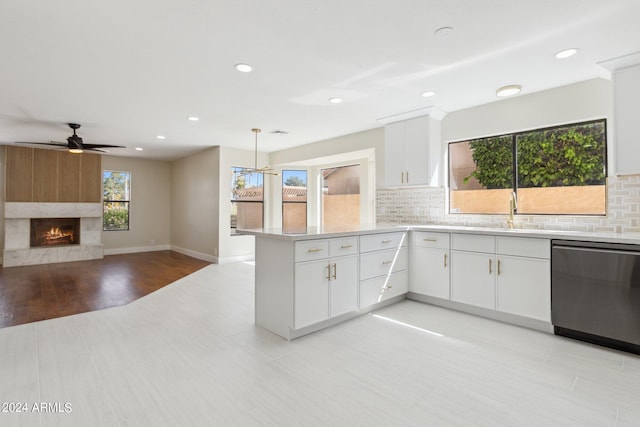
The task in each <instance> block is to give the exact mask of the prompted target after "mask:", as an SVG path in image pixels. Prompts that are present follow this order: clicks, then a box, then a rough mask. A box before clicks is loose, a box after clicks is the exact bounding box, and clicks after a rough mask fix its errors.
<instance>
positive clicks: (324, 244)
mask: <svg viewBox="0 0 640 427" xmlns="http://www.w3.org/2000/svg"><path fill="white" fill-rule="evenodd" d="M328 257H329V241H328V240H327V239H319V240H302V241H299V242H295V262H300V261H312V260H314V259H322V258H328Z"/></svg>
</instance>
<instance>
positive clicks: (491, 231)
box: [237, 224, 640, 244]
mask: <svg viewBox="0 0 640 427" xmlns="http://www.w3.org/2000/svg"><path fill="white" fill-rule="evenodd" d="M410 230H414V231H430V232H446V233H466V234H485V235H493V236H513V237H537V238H544V239H564V240H584V241H587V242H608V243H626V244H640V233H589V232H582V231H563V230H541V229H525V228H515V229H508V228H489V227H465V226H458V225H436V224H431V225H429V224H425V225H419V224H402V225H400V224H360V225H350V226H332V227H308V228H305V229H301V230H290V231H289V230H283V229H281V228H272V229H255V230H237V233H238V234H247V235H253V236H258V237H267V238H272V239H281V240H290V241H297V240H312V239H322V238H329V237H341V236H352V235H362V234H375V233H385V232H393V231H410Z"/></svg>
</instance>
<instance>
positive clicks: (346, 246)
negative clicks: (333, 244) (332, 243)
mask: <svg viewBox="0 0 640 427" xmlns="http://www.w3.org/2000/svg"><path fill="white" fill-rule="evenodd" d="M352 247H353V245H342V246H340V249H349V248H352Z"/></svg>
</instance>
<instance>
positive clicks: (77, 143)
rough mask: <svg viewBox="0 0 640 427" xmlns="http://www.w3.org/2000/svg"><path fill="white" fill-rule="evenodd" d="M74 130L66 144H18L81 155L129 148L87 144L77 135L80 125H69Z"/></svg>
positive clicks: (53, 142)
mask: <svg viewBox="0 0 640 427" xmlns="http://www.w3.org/2000/svg"><path fill="white" fill-rule="evenodd" d="M67 126H69V127H70V128H71V129H72V130H73V135H71V136H70V137H68V138H67V142H66V144H65V143H64V142H55V141H51V142H21V141H17V142H16V144H32V145H47V146H49V147H56V148H61V149H67V151H69V152H70V153H73V154H81V153H83V152H85V151H97V152H99V153H108V151H107V150H104V148H127V147H125V146H123V145H110V144H85V143H84V142H83V141H82V138H81V137H80V136H78V134H77V133H76V130H77V129H80V125H79V124H78V123H67Z"/></svg>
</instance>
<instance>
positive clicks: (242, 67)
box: [235, 64, 253, 73]
mask: <svg viewBox="0 0 640 427" xmlns="http://www.w3.org/2000/svg"><path fill="white" fill-rule="evenodd" d="M235 67H236V70H238V71H240V72H241V73H249V72H251V70H253V67H252V66H251V65H249V64H236V65H235Z"/></svg>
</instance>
